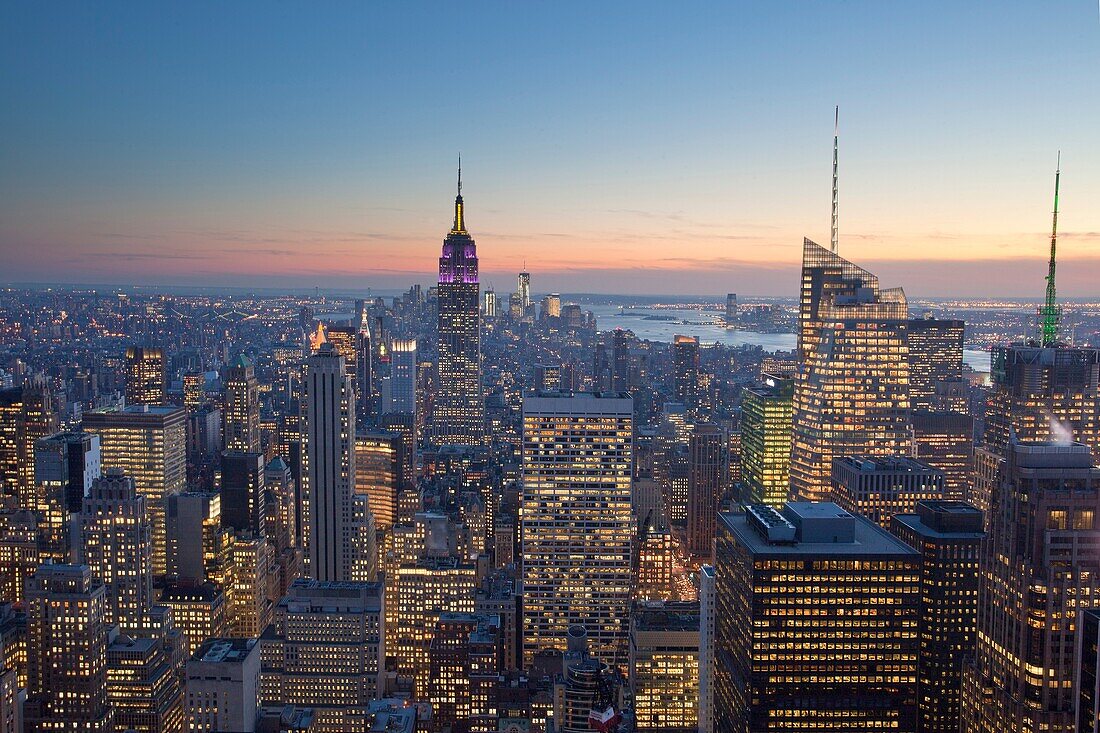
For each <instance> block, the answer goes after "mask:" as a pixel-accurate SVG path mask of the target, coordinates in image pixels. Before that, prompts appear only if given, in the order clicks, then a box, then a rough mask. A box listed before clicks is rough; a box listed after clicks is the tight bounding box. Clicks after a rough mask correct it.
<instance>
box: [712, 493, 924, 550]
mask: <svg viewBox="0 0 1100 733" xmlns="http://www.w3.org/2000/svg"><path fill="white" fill-rule="evenodd" d="M838 512H839V513H841V514H843V515H844V516H840V515H838ZM784 515H785V516H786V517H787V518H788V519H792V520H795V523H796V524H797V523H798V520H801V521H802V522H803V523H805V521H806V520H807V519H809V520H810V521H811V522H812V521H814V520H821V519H824V520H826V521H829V520H833V519H842V520H844V521H845V522H846V523H847V522H850V523H851V528H852V535H851V536H852V541H850V542H833V541H831V540H830V541H811V542H804V541H795V542H791V543H781V544H773V543H770V542H768V540H767V539H765V537H763V536H762V535H761V534H760V533H759V532H758V531H756V530H755V529H753V527H752V526H750V524H749V518H748V515H747V514H743V513H733V512H722V513H720V514H719V515H718V521H719V524H720V526H721V527H724V528H725V529H727V530H728V531H729V532H730V533H731V534H733V535H734V537H736V538H737V541H738V543H740V544H741V545H742V546H744V547H746V548H747V549H748V550H749V551H750V552H752V553H753V554H754V555H796V556H801V555H812V556H821V557H828V556H832V557H836V556H845V557H852V556H855V557H860V556H876V555H913V556H915V555H916V551H915V550H913V549H912V548H910V547H909V546H908V545H906V544H905V543H904V542H902V541H901V540H899V539H897V538H895V537H894V536H893V535H891V534H890V533H889V532H886V531H885V530H883V529H882V528H881V527H879V526H878V525H877V524H874V523H873V522H871V521H870V520H868V519H865V518H863V517H858V516H853V515H851V514H849V513H848V512H845V511H844V510H843V509H841V508H840V507H838V506H837V505H836V504H833V503H832V502H791V503H790V504H788V505H787V509H786V510H785V511H784ZM799 536H800V537H801V536H803V534H802V533H800V535H799ZM814 536H815V539H816V538H817V537H821V538H822V539H824V537H825V535H824V534H821V533H815V535H814Z"/></svg>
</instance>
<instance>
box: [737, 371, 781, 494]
mask: <svg viewBox="0 0 1100 733" xmlns="http://www.w3.org/2000/svg"><path fill="white" fill-rule="evenodd" d="M742 394H743V395H744V398H743V400H742V402H741V480H742V481H743V482H744V485H745V492H746V494H747V496H748V498H749V501H751V502H753V503H755V504H768V505H769V506H773V507H782V506H783V505H784V504H786V503H787V500H788V499H789V498H790V497H789V494H790V486H791V430H792V423H791V412H792V402H793V400H794V380H792V379H778V378H773V377H765V381H764V382H763V383H761V384H756V385H752V386H750V387H746V388H745V390H744V392H743V393H742Z"/></svg>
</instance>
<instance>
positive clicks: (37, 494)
mask: <svg viewBox="0 0 1100 733" xmlns="http://www.w3.org/2000/svg"><path fill="white" fill-rule="evenodd" d="M57 427H58V420H57V412H56V410H55V408H54V396H53V392H52V391H51V390H50V385H49V382H48V381H47V380H46V378H45V377H44V376H43V375H41V374H35V375H32V376H30V377H28V378H27V379H26V381H25V382H24V383H23V387H22V388H18V387H16V388H14V389H5V390H0V479H2V480H3V489H4V494H5V495H7V496H12V497H15V498H16V501H17V502H18V504H19V506H20V508H22V509H26V510H29V511H35V512H37V511H45V509H42V508H43V507H46V504H47V502H46V497H45V495H44V493H43V487H42V486H40V485H39V484H38V483H37V482H36V481H35V475H34V465H35V462H34V459H35V451H36V446H37V443H38V440H39V439H40V438H45V437H46V436H49V435H53V434H54V433H56V432H57ZM47 508H48V507H47Z"/></svg>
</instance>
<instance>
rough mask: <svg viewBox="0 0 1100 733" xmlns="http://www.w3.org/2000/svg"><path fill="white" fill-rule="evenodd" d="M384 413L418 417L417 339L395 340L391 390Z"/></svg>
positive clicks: (392, 356)
mask: <svg viewBox="0 0 1100 733" xmlns="http://www.w3.org/2000/svg"><path fill="white" fill-rule="evenodd" d="M382 401H383V403H384V404H383V406H382V411H383V412H385V413H400V414H403V415H416V339H395V340H394V342H393V347H392V348H391V349H390V381H389V388H388V391H387V392H386V393H384V394H383V395H382Z"/></svg>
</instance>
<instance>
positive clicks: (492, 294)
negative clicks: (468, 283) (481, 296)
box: [482, 285, 499, 319]
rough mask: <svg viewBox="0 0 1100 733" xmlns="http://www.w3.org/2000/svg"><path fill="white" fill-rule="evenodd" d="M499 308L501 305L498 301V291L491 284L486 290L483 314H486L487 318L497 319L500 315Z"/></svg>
mask: <svg viewBox="0 0 1100 733" xmlns="http://www.w3.org/2000/svg"><path fill="white" fill-rule="evenodd" d="M498 308H499V305H498V303H497V294H496V291H495V290H493V287H492V286H491V285H490V286H489V288H488V289H486V291H485V306H484V309H483V312H482V315H484V316H485V318H486V319H495V318H496V317H497V316H498V315H499V313H498Z"/></svg>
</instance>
